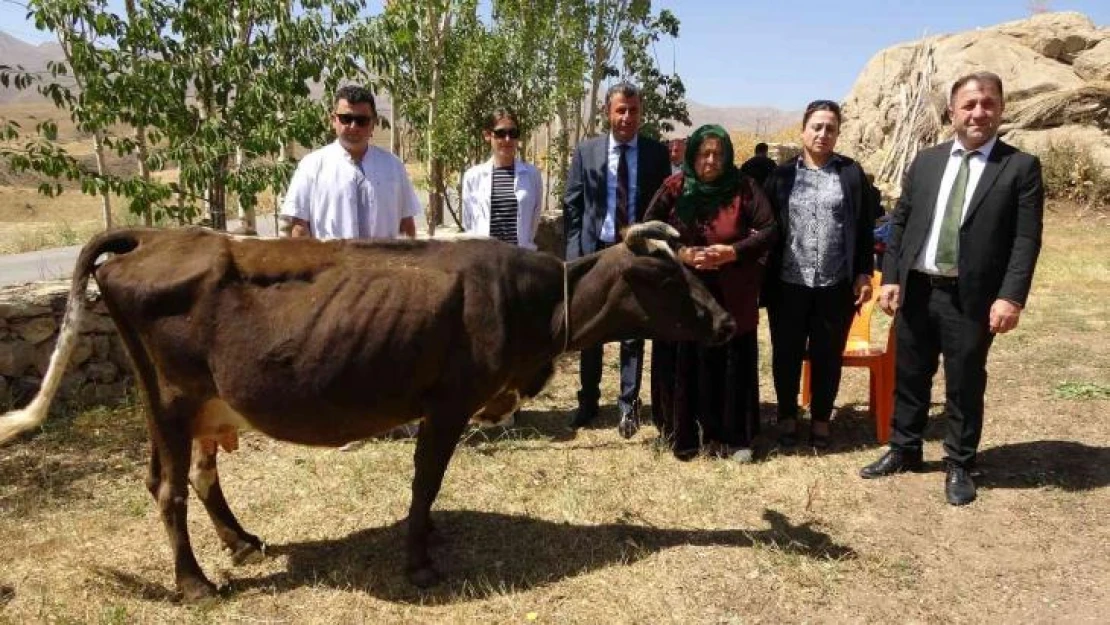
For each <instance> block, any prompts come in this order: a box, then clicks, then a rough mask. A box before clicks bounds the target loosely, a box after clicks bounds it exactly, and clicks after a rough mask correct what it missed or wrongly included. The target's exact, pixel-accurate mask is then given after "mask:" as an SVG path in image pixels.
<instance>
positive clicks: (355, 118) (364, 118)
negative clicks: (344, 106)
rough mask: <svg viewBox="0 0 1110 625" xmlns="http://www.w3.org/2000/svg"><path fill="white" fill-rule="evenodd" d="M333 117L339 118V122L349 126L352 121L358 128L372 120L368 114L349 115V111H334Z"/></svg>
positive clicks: (367, 124) (363, 126) (365, 125)
mask: <svg viewBox="0 0 1110 625" xmlns="http://www.w3.org/2000/svg"><path fill="white" fill-rule="evenodd" d="M335 118H336V119H338V120H339V123H340V124H343V125H344V126H350V125H351V124H352V123H354V125H356V126H358V127H359V128H365V127H367V126H369V125H370V122H371V121H372V120H373V118H372V117H370V116H369V115H351V114H350V113H336V114H335Z"/></svg>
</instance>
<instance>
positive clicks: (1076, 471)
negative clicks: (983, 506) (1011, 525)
mask: <svg viewBox="0 0 1110 625" xmlns="http://www.w3.org/2000/svg"><path fill="white" fill-rule="evenodd" d="M978 466H979V468H980V469H981V470H982V472H983V474H982V475H981V476H979V477H977V478H976V482H977V483H978V484H979V485H980V486H984V487H987V488H1043V487H1046V486H1051V487H1055V488H1062V489H1064V490H1067V491H1082V490H1091V489H1095V488H1104V487H1106V486H1110V447H1091V446H1088V445H1084V444H1083V443H1077V442H1075V441H1028V442H1024V443H1011V444H1008V445H1000V446H998V447H991V448H988V449H984V450H981V451H980V452H979V457H978Z"/></svg>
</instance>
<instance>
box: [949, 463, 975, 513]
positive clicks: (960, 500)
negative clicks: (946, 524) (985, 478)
mask: <svg viewBox="0 0 1110 625" xmlns="http://www.w3.org/2000/svg"><path fill="white" fill-rule="evenodd" d="M944 497H945V499H947V500H948V503H950V504H952V505H953V506H966V505H967V504H969V503H971V502H973V501H975V482H973V481H972V480H971V474H970V473H969V472H968V470H967V469H965V468H964V467H962V466H960V465H958V464H949V465H948V471H947V473H945V476H944Z"/></svg>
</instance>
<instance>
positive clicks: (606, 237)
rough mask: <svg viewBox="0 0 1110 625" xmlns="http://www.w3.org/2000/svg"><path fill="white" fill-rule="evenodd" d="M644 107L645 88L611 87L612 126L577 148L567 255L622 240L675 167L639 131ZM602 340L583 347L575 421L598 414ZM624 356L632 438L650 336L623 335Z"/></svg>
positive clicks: (626, 430)
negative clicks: (630, 337) (625, 338)
mask: <svg viewBox="0 0 1110 625" xmlns="http://www.w3.org/2000/svg"><path fill="white" fill-rule="evenodd" d="M640 106H641V100H640V90H639V89H638V88H636V87H635V86H633V85H631V84H629V83H625V82H622V83H618V84H616V85H614V86H612V87H610V88H609V91H608V92H607V93H606V94H605V109H606V112H607V115H608V118H609V128H610V131H609V133H608V134H606V135H604V136H600V137H594V138H593V139H589V140H587V141H583V142H582V143H580V144H579V145H578V148H577V149H576V150H575V152H574V160H573V161H572V162H571V167H570V174H569V175H568V178H567V189H566V194H565V196H564V197H563V224H564V228H565V230H566V241H567V253H566V259H567V260H568V261H569V260H574V259H575V258H579V257H582V256H586V255H589V254H592V253H594V252H597V251H599V250H602V249H604V248H606V247H608V246H610V245H613V244H614V243H618V242H619V241H620V240H621V235H622V232H623V230H624V229H625V228H626V227H627V226H628V225H629V224H631V223H635V222H637V221H639V220H640V218H641V217H642V216H643V214H644V212H645V210H646V209H647V206H648V204H649V203H650V202H651V199H652V198H653V197H654V196H655V192H656V191H657V190H658V189H659V186H660V185H661V184H662V183H663V179H664V178H666V177H667V176H668V175H669V174H670V160H669V158H668V156H667V148H666V147H665V146H664V145H663V144H662V143H659V142H658V141H655V140H652V139H649V138H647V137H641V136H639V135H638V133H639V131H640V115H641V109H640ZM602 347H603V346H601V345H598V346H596V347H593V348H590V349H585V350H582V354H581V359H582V360H581V369H580V376H581V390H579V391H578V411H577V412H576V413H575V415H574V418H573V419H572V420H571V422H570V426H571V427H572V428H579V427H582V426H584V425H586V424H588V423H590V422H591V421H593V420H594V419H595V418H597V409H598V403H599V400H600V398H601V391H600V388H599V387H600V383H601V356H602ZM620 359H621V391H620V398H619V399H618V401H617V406H618V408H619V409H620V414H621V420H620V425H619V426H618V429H619V431H620V433H621V436H624V437H625V438H630V437H631V436H632V435H633V434H635V433H636V430H638V429H639V427H640V424H639V409H640V377H641V372H642V371H643V366H644V365H643V361H644V342H643V341H642V340H629V341H621V348H620Z"/></svg>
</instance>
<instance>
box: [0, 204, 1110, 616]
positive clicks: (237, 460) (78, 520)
mask: <svg viewBox="0 0 1110 625" xmlns="http://www.w3.org/2000/svg"><path fill="white" fill-rule="evenodd" d="M1045 243H1046V245H1045V250H1044V254H1043V256H1042V261H1041V264H1040V267H1039V269H1038V273H1037V278H1036V284H1035V285H1034V288H1033V294H1032V297H1031V300H1030V305H1029V308H1028V309H1027V311H1026V312H1025V314H1024V315H1023V317H1022V322H1021V325H1020V326H1019V327H1018V329H1017V330H1015V331H1014V332H1013V333H1012V334H1009V335H1007V336H1004V337H1000V338H999V340H998V341H997V342H996V343H995V346H994V349H993V351H992V354H991V364H990V372H991V379H990V385H989V389H988V393H987V398H986V402H987V415H986V424H985V427H984V438H983V442H982V446H981V454H980V465H981V467H982V470H983V474H982V475H981V476H980V477H979V478H978V480H977V481H978V483H979V485H980V493H979V495H980V496H979V499H978V500H977V501H976V502H975V503H973V504H972V505H970V506H967V507H962V508H954V507H952V506H949V505H947V504H946V503H945V501H944V495H943V483H942V482H943V470H942V468H941V466H940V463H939V460H940V456H941V454H942V452H941V449H940V439H941V437H942V436H943V424H942V422H941V419H940V418H939V417H940V413H941V410H942V406H941V405H939V404H935V405H934V408H933V417H934V418H933V419H932V422H931V426H932V427H931V429H930V432H929V436H928V442H927V445H926V458H927V460H928V461H929V466H928V470H927V471H926V472H923V473H920V474H907V475H902V476H896V477H891V478H886V479H882V480H875V481H864V480H861V479H859V478H858V477H857V475H856V472H857V470H858V468H859V467H860V466H862V465H864V464H866V463H868V462H870V461H871V460H873V459H875V458H876V457H877V456H878V455H879V454H880V453H881V448H880V447H879V446H878V445H877V443H876V442H875V441H874V427H873V423H872V421H871V419H870V417H869V416H868V414H867V406H866V404H865V402H866V398H867V391H866V379H865V373H864V372H862V371H860V370H849V371H847V372H846V375H845V382H844V385H843V388H842V390H841V394H840V398H839V404H838V405H839V409H838V412H837V414H836V417H835V420H834V423H833V434H834V441H835V442H834V446H833V449H832V450H830V451H829V452H828V453H824V454H821V455H815V454H814V453H813V452H797V453H790V454H785V453H780V452H779V451H777V450H775V449H774V448H773V445H772V443H771V442H770V441H772V440H773V437H764V438H762V439H761V440H760V444H759V447H758V450H757V452H758V453H757V456H758V461H757V462H756V463H755V464H752V465H738V464H735V463H732V462H731V461H727V460H716V459H710V458H699V459H696V460H694V461H692V462H688V463H682V462H679V461H677V460H675V459H674V458H673V457H671V456H670V455H669V454H668V453H666V452H663V451H660V450H659V449H658V448H657V446H656V444H655V434H656V433H655V430H654V428H653V427H651V426H647V427H645V428H644V429H643V430H642V431H641V432H640V433H639V434H637V435H636V436H635V437H634V438H633V439H631V440H628V441H625V440H623V439H621V438H619V437H618V436H617V433H616V431H615V427H614V426H615V423H616V409H615V406H614V404H613V402H614V401H615V392H616V391H615V380H616V358H615V353H610V354H609V357H607V361H606V362H607V363H609V364H610V365H611V367H610V369H608V370H607V372H606V378H605V384H606V388H605V390H604V391H603V393H604V398H605V399H606V400H607V401H608V402H609V403H608V405H606V406H605V408H604V409H603V418H602V419H601V421H602V422H601V423H600V424H599V425H598V426H597V427H595V428H590V429H585V430H582V431H580V432H578V433H577V434H576V435H575V434H574V433H571V432H569V431H567V430H566V428H565V427H564V424H565V423H566V421H567V419H568V417H569V416H570V410H571V409H572V408H573V406H574V392H575V390H576V387H577V360H576V359H575V358H564V359H563V360H561V361H560V362H559V363H558V365H559V366H558V373H557V375H556V378H555V379H554V380H553V382H552V384H551V385H550V386H549V387H548V388H547V389H546V390H545V391H544V392H543V393H542V395H541V396H540V397H538V398H536V399H535V400H534V401H533V402H531V403H530V404H529V405H527V406H526V408H525V410H524V412H523V415H522V416H521V418H520V420H519V422H518V426H517V427H516V428H514V429H511V430H508V431H498V430H495V431H489V432H475V433H472V434H470V435H469V437H468V438H467V440H466V441H465V442H464V444H462V445H460V447H459V450H458V452H457V453H456V455H455V457H454V459H453V461H452V464H451V466H450V468H449V470H448V473H447V478H446V480H445V483H444V487H443V491H442V493H441V494H440V496H439V499H438V500H437V504H436V508H435V512H434V513H433V515H434V517H435V519H436V522H437V525H438V527H440V528H441V530H442V532H443V534H444V536H445V542H444V544H443V545H441V546H440V547H439V548H437V550H436V551H435V552H434V556H435V557H436V559H437V562H438V564H439V566H440V568H441V569H442V570H443V571H444V572H445V573H446V574H447V575H448V579H447V581H446V582H445V583H444V584H443V585H441V586H439V587H436V588H435V589H433V590H430V591H425V592H421V591H417V590H415V589H413V588H412V587H410V586H409V585H407V583H406V582H405V580H404V576H403V572H402V571H403V554H402V545H403V537H404V526H405V523H404V518H405V514H406V511H407V507H408V503H409V495H410V490H409V488H410V486H409V484H410V480H411V477H412V460H411V457H412V453H413V443H412V441H411V440H401V441H377V442H372V443H370V444H368V445H366V446H365V447H363V448H362V449H360V450H358V451H353V452H339V451H335V450H321V449H310V448H304V447H297V446H293V445H286V444H281V443H276V442H274V441H271V440H269V439H266V438H263V437H261V436H259V435H254V434H247V435H245V436H244V437H243V441H242V443H243V445H242V448H241V450H240V451H238V452H235V453H231V454H224V455H222V457H221V459H222V462H221V465H222V469H223V471H222V474H223V475H222V481H223V484H224V488H225V491H226V492H227V493H228V497H229V499H230V502H231V505H232V507H233V509H235V510H236V512H237V514H238V515H239V518H240V520H241V521H242V522H243V524H244V526H245V527H246V528H247V529H248V530H249V531H251V532H254V533H256V534H258V535H259V536H260V537H262V538H263V539H264V540H265V541H267V543H268V545H269V549H268V551H267V557H266V558H264V559H262V560H260V561H258V562H254V563H250V564H247V565H244V566H240V567H231V565H230V563H229V561H228V560H227V558H226V557H225V556H224V555H223V554H221V553H220V550H219V543H218V540H217V539H216V536H215V534H214V532H213V531H212V526H211V524H210V523H209V522H208V519H207V518H206V517H205V515H204V513H203V511H202V510H203V509H202V508H201V507H200V506H198V505H193V506H192V512H193V514H192V515H191V518H190V530H191V535H192V538H193V544H194V547H195V549H196V551H197V555H198V558H199V560H200V562H201V566H202V567H203V568H204V569H205V570H206V572H207V573H208V574H209V576H210V577H212V578H213V579H214V580H218V582H219V583H223V584H226V589H227V596H226V597H224V598H222V599H219V600H214V601H210V602H206V603H203V604H200V605H180V604H179V603H177V602H176V601H175V600H174V597H173V579H172V563H171V561H170V556H169V546H168V544H167V541H166V538H165V533H164V531H163V529H162V525H161V522H160V520H159V517H158V513H157V511H156V509H155V506H154V505H153V501H152V500H151V498H150V496H149V495H148V494H147V492H146V489H145V488H144V486H143V474H144V472H145V462H146V443H145V432H144V426H143V424H142V418H141V416H140V415H139V414H138V412H137V411H138V408H136V407H130V408H123V409H118V410H114V411H113V410H106V409H94V410H89V411H85V412H80V413H76V414H69V415H66V416H65V417H56V418H54V419H52V420H51V421H48V423H47V426H46V427H45V429H44V431H43V432H41V433H40V434H38V435H36V436H34V437H30V438H26V439H24V440H21V441H18V442H16V443H14V444H10V445H8V446H6V447H4V448H0V623H4V622H10V623H23V622H101V623H132V622H135V623H146V622H174V623H209V622H219V623H225V622H240V621H242V622H252V623H339V622H373V623H425V622H427V623H470V622H473V623H490V622H497V623H509V622H553V623H665V622H673V623H779V622H829V623H842V622H860V623H888V622H899V623H940V622H943V623H980V622H1037V623H1043V622H1051V623H1085V622H1091V623H1095V622H1106V616H1105V615H1106V614H1107V613H1108V612H1110V529H1108V528H1110V526H1108V524H1107V519H1108V518H1110V425H1108V423H1107V413H1108V408H1110V347H1108V346H1107V345H1108V344H1107V341H1106V339H1105V336H1106V333H1107V330H1108V328H1107V323H1108V320H1110V315H1108V314H1107V313H1108V304H1107V303H1108V302H1110V255H1108V254H1107V253H1106V249H1107V247H1108V246H1110V223H1108V220H1107V219H1106V217H1105V216H1104V215H1100V214H1098V213H1091V212H1083V213H1077V212H1076V211H1074V210H1071V209H1068V210H1062V209H1061V210H1057V211H1052V212H1050V214H1049V215H1048V220H1047V228H1046V241H1045ZM879 314H881V313H879ZM876 334H877V335H881V332H879V331H878V328H876ZM761 339H762V341H761V350H762V351H761V362H762V373H763V375H762V380H763V383H762V389H761V391H762V399H763V402H764V428H765V431H770V430H771V429H772V426H771V419H772V417H773V414H774V397H773V393H772V392H771V388H770V374H769V369H768V367H767V364H766V362H767V360H768V358H767V357H768V354H769V351H768V349H767V343H766V331H765V324H764V329H761ZM648 379H650V375H649V373H648V372H647V371H645V375H644V380H645V384H646V383H647V380H648ZM938 390H939V387H938ZM644 396H645V398H646V397H647V392H646V390H645V392H644ZM193 502H194V504H195V503H196V502H195V499H194V500H193Z"/></svg>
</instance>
